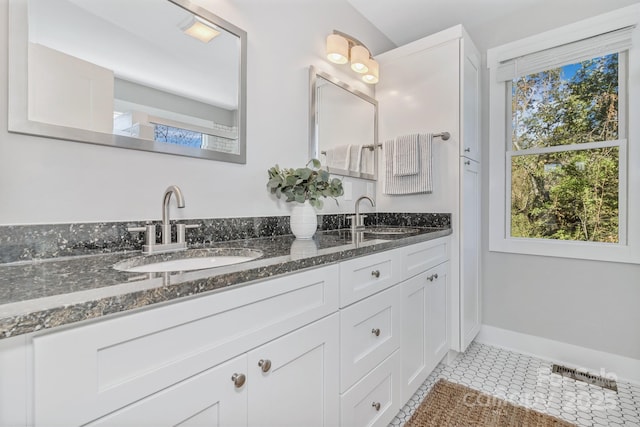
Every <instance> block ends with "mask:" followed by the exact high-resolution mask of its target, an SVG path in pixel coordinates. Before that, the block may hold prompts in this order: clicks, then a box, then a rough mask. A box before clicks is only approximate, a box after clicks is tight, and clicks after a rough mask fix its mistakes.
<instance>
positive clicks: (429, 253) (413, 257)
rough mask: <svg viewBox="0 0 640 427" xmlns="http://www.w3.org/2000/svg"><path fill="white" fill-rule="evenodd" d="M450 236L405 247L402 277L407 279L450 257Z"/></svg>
mask: <svg viewBox="0 0 640 427" xmlns="http://www.w3.org/2000/svg"><path fill="white" fill-rule="evenodd" d="M449 245H450V238H449V237H443V238H440V239H434V240H429V241H427V242H422V243H418V244H416V245H411V246H407V247H405V248H403V253H402V279H401V280H406V279H408V278H409V277H413V276H415V275H417V274H420V273H422V272H423V271H427V270H428V269H430V268H432V267H435V266H436V265H438V264H441V263H443V262H445V261H447V260H448V259H449Z"/></svg>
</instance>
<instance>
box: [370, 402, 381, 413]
mask: <svg viewBox="0 0 640 427" xmlns="http://www.w3.org/2000/svg"><path fill="white" fill-rule="evenodd" d="M371 407H372V408H375V410H376V411H379V410H380V402H373V403H372V404H371Z"/></svg>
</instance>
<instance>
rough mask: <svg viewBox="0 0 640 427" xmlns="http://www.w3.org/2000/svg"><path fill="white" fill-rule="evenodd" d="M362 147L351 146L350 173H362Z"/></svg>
mask: <svg viewBox="0 0 640 427" xmlns="http://www.w3.org/2000/svg"><path fill="white" fill-rule="evenodd" d="M363 149H365V148H363V147H362V145H352V146H351V158H350V160H349V172H356V173H360V163H361V161H362V150H363Z"/></svg>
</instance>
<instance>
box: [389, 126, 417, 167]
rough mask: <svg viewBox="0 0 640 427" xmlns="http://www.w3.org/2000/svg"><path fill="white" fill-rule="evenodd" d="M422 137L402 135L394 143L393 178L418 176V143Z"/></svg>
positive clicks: (415, 134) (414, 134)
mask: <svg viewBox="0 0 640 427" xmlns="http://www.w3.org/2000/svg"><path fill="white" fill-rule="evenodd" d="M419 139H420V135H419V134H417V133H413V134H411V135H402V136H399V137H397V138H396V139H395V140H394V141H393V176H407V175H416V174H418V173H419V172H420V161H419V160H420V159H419V148H418V142H419Z"/></svg>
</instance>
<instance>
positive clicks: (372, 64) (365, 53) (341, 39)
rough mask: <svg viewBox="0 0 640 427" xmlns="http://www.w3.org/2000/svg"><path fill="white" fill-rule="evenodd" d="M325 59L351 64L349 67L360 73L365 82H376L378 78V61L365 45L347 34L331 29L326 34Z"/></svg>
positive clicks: (336, 62)
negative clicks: (331, 32) (329, 32)
mask: <svg viewBox="0 0 640 427" xmlns="http://www.w3.org/2000/svg"><path fill="white" fill-rule="evenodd" d="M326 52H327V59H328V60H329V61H331V62H333V63H335V64H346V63H347V62H349V63H350V64H351V69H352V70H353V71H355V72H356V73H359V74H362V80H363V81H364V82H365V83H369V84H376V83H378V80H379V66H378V63H377V62H376V61H375V60H374V59H373V57H372V56H371V52H370V51H369V49H367V47H366V46H365V45H364V44H363V43H362V42H360V41H358V40H357V39H355V38H353V37H351V36H350V35H348V34H345V33H343V32H340V31H338V30H333V34H329V35H328V36H327V49H326Z"/></svg>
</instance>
